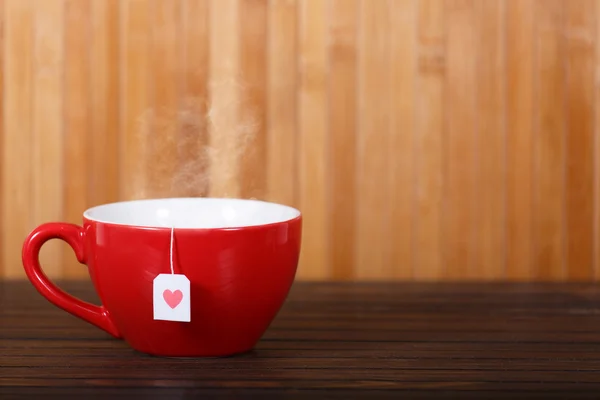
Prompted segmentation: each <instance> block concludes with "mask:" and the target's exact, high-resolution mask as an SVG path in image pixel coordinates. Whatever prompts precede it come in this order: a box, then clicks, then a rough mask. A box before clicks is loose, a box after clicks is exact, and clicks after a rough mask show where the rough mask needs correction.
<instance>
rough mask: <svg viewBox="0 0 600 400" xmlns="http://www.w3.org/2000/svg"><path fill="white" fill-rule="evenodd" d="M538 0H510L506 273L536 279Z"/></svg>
mask: <svg viewBox="0 0 600 400" xmlns="http://www.w3.org/2000/svg"><path fill="white" fill-rule="evenodd" d="M534 5H535V3H534V2H533V1H521V0H507V1H506V25H505V27H506V28H505V29H506V32H505V36H506V78H505V83H506V88H505V90H506V278H507V279H510V280H513V279H517V280H519V279H531V278H532V277H533V276H534V275H533V274H534V268H533V264H532V261H533V242H532V237H533V218H532V214H533V183H534V176H533V173H534V170H533V167H534V164H533V155H534V153H533V142H534V136H535V135H536V134H537V130H535V129H534V128H535V122H534V116H535V112H534V108H535V105H534V92H533V89H534V85H533V79H534V76H535V75H534V58H535V54H534V49H535V48H534V28H535V14H534V12H535V11H534Z"/></svg>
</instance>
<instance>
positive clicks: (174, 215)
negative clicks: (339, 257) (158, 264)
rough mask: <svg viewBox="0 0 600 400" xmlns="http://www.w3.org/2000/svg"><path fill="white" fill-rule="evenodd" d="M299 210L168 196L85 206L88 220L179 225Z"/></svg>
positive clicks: (233, 222) (256, 220)
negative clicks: (166, 197) (167, 197)
mask: <svg viewBox="0 0 600 400" xmlns="http://www.w3.org/2000/svg"><path fill="white" fill-rule="evenodd" d="M299 215H300V211H298V210H296V209H295V208H292V207H288V206H285V205H281V204H276V203H269V202H264V201H259V200H245V199H219V198H169V199H150V200H134V201H124V202H119V203H110V204H104V205H100V206H97V207H93V208H90V209H88V210H86V211H85V212H84V214H83V216H84V217H85V218H87V219H89V220H93V221H98V222H104V223H109V224H117V225H134V226H142V227H157V228H165V227H166V228H171V227H173V228H178V229H209V228H210V229H215V228H241V227H245V226H257V225H266V224H273V223H277V222H284V221H289V220H292V219H294V218H297V217H298V216H299Z"/></svg>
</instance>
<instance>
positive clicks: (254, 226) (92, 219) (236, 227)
mask: <svg viewBox="0 0 600 400" xmlns="http://www.w3.org/2000/svg"><path fill="white" fill-rule="evenodd" d="M190 200H209V201H227V202H237V203H260V204H263V205H268V206H276V207H283V208H286V209H288V211H290V212H291V213H292V214H293V216H292V217H290V218H285V219H280V220H277V221H273V222H266V223H257V224H247V225H243V224H240V225H234V226H222V227H221V226H219V227H177V226H175V227H173V228H171V227H169V226H161V225H158V224H157V225H150V224H149V225H145V224H134V223H131V224H130V223H124V222H118V221H110V220H103V219H101V218H95V217H92V216H91V215H90V214H91V213H92V212H93V211H97V210H99V209H100V208H104V207H114V206H119V205H125V204H132V203H149V202H168V201H190ZM302 216H303V215H302V212H301V211H300V210H299V209H297V208H295V207H292V206H289V205H286V204H283V203H277V202H273V201H266V200H259V199H254V198H252V199H246V198H238V197H153V198H145V199H133V200H121V201H114V202H109V203H103V204H98V205H95V206H92V207H89V208H87V209H86V210H85V211H84V212H83V213H82V217H83V220H84V221H87V222H90V223H96V224H102V225H107V226H114V227H121V228H127V229H142V230H158V231H160V230H164V231H170V230H171V229H174V230H176V231H216V230H219V231H235V230H250V229H262V228H266V227H269V226H277V225H281V224H288V223H291V222H294V221H298V220H301V219H302Z"/></svg>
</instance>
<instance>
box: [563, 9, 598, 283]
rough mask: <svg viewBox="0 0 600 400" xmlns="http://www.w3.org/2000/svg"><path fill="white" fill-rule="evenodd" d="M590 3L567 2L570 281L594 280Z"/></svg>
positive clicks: (592, 13) (567, 197) (568, 260)
mask: <svg viewBox="0 0 600 400" xmlns="http://www.w3.org/2000/svg"><path fill="white" fill-rule="evenodd" d="M596 4H597V2H595V1H594V0H577V1H567V2H565V11H564V14H565V19H564V23H565V26H564V28H563V31H564V35H565V37H566V43H565V46H566V48H565V52H566V59H567V61H566V62H567V65H566V72H565V73H566V89H565V90H566V93H565V104H566V116H565V117H566V119H567V137H566V141H567V143H566V152H567V154H566V168H567V171H566V186H565V188H564V191H565V193H566V205H565V207H566V227H565V229H566V237H565V239H564V240H566V242H567V243H566V249H565V251H566V261H565V262H566V268H567V272H566V273H567V274H568V276H569V278H573V279H577V280H586V279H590V278H592V277H593V252H594V244H593V239H594V235H593V219H594V216H593V214H594V197H593V196H594V190H593V185H594V181H593V179H594V146H593V144H594V103H593V101H594V86H593V85H591V84H590V82H594V51H595V49H594V34H595V16H594V14H595V6H596Z"/></svg>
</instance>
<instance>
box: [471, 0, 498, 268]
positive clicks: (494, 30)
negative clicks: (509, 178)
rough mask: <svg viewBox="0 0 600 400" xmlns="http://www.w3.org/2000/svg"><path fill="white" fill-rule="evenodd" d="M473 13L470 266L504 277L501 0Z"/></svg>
mask: <svg viewBox="0 0 600 400" xmlns="http://www.w3.org/2000/svg"><path fill="white" fill-rule="evenodd" d="M475 12H476V15H477V31H478V34H477V39H476V43H477V44H476V46H477V64H478V68H477V75H476V80H477V93H476V96H477V131H478V136H479V139H478V143H477V148H478V149H477V150H476V152H477V154H478V155H477V158H478V160H477V165H476V167H475V168H476V170H478V171H479V174H478V177H477V185H478V188H477V192H478V193H477V196H478V200H477V201H478V203H479V209H478V210H477V211H478V212H479V214H478V215H477V217H476V218H477V220H478V224H477V228H476V235H477V236H479V242H478V243H477V246H478V248H479V252H478V257H477V258H476V260H477V261H476V264H475V265H474V267H475V268H477V269H478V270H479V271H480V272H479V274H480V276H481V277H483V278H484V279H501V278H504V277H505V272H506V264H505V262H506V261H505V256H506V247H505V238H506V236H505V221H506V214H505V210H506V208H505V200H506V198H505V195H504V194H505V176H506V172H505V167H506V166H505V160H506V148H505V146H506V130H505V121H506V116H505V107H506V101H505V90H504V88H505V87H506V82H505V80H504V78H505V75H504V68H505V65H506V64H505V60H504V58H505V48H506V47H505V44H506V43H505V37H504V34H503V32H505V27H504V21H505V14H504V13H505V8H504V2H502V1H501V0H489V1H484V2H477V3H476V11H475Z"/></svg>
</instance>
